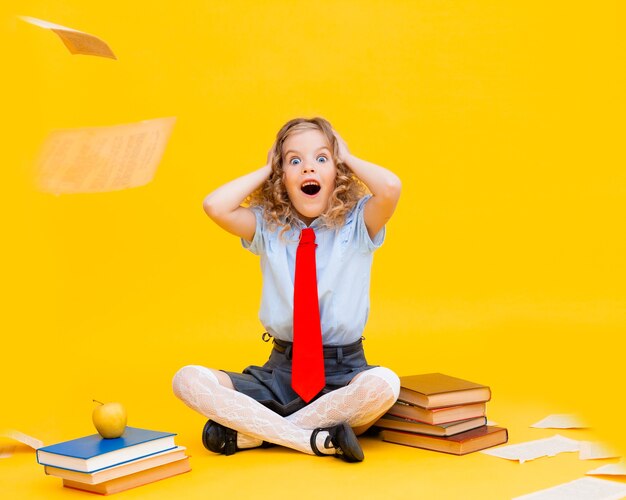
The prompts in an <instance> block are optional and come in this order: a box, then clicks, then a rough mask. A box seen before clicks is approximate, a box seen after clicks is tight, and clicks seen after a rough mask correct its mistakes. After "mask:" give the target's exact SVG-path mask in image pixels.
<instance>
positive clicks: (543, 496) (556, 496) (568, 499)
mask: <svg viewBox="0 0 626 500" xmlns="http://www.w3.org/2000/svg"><path fill="white" fill-rule="evenodd" d="M624 496H626V484H622V483H617V482H614V481H606V480H604V479H597V478H591V477H585V478H582V479H576V480H575V481H570V482H569V483H564V484H560V485H558V486H554V487H553V488H548V489H545V490H541V491H537V492H535V493H530V494H529V495H522V496H521V497H516V498H514V499H513V500H620V499H621V498H624Z"/></svg>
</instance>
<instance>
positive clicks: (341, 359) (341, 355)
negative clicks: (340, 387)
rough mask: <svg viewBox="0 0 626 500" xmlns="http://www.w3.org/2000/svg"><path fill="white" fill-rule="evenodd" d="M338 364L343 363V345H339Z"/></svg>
mask: <svg viewBox="0 0 626 500" xmlns="http://www.w3.org/2000/svg"><path fill="white" fill-rule="evenodd" d="M337 364H338V365H342V364H343V347H341V346H340V347H337Z"/></svg>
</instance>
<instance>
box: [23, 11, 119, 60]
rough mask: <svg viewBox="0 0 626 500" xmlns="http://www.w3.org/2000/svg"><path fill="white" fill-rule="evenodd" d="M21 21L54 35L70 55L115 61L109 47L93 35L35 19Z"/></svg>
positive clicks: (26, 18) (26, 17) (28, 18)
mask: <svg viewBox="0 0 626 500" xmlns="http://www.w3.org/2000/svg"><path fill="white" fill-rule="evenodd" d="M19 17H20V19H22V21H25V22H27V23H29V24H32V25H34V26H38V27H40V28H44V29H49V30H51V31H53V32H54V33H56V34H57V35H58V36H59V38H60V39H61V41H62V42H63V43H64V44H65V46H66V47H67V49H68V50H69V51H70V52H71V53H72V54H82V55H86V56H99V57H108V58H110V59H117V57H115V54H114V53H113V51H112V50H111V47H109V45H108V44H107V43H106V42H105V41H104V40H102V39H101V38H98V37H97V36H95V35H91V34H89V33H85V32H84V31H78V30H75V29H72V28H68V27H67V26H61V25H60V24H55V23H50V22H48V21H43V20H41V19H37V18H35V17H28V16H19Z"/></svg>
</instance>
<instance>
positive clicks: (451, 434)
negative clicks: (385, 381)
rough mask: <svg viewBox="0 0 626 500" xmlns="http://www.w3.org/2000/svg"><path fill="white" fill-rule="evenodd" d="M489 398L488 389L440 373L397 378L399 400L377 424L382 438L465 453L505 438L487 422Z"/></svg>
mask: <svg viewBox="0 0 626 500" xmlns="http://www.w3.org/2000/svg"><path fill="white" fill-rule="evenodd" d="M490 399H491V390H490V388H489V387H487V386H485V385H481V384H477V383H474V382H470V381H468V380H463V379H460V378H456V377H451V376H449V375H444V374H442V373H427V374H423V375H410V376H406V377H400V395H399V397H398V401H397V402H396V403H395V404H394V405H393V406H392V407H391V408H390V409H389V411H388V412H387V413H386V414H385V415H383V416H382V417H381V418H380V419H379V420H378V421H377V422H376V424H375V425H376V427H378V428H380V429H382V432H381V434H382V438H383V440H384V441H388V442H390V443H397V444H403V445H407V446H414V447H416V448H425V449H427V450H434V451H442V452H445V453H452V454H455V455H465V454H466V453H472V452H474V451H478V450H484V449H485V448H490V447H491V446H495V445H498V444H502V443H506V442H507V440H508V433H507V430H506V429H505V428H502V427H496V426H490V425H487V418H486V402H487V401H489V400H490Z"/></svg>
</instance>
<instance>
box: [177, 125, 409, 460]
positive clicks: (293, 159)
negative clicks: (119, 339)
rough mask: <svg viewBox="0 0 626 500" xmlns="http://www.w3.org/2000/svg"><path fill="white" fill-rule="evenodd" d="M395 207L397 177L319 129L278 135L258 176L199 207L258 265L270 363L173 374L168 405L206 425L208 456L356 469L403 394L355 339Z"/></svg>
mask: <svg viewBox="0 0 626 500" xmlns="http://www.w3.org/2000/svg"><path fill="white" fill-rule="evenodd" d="M361 183H363V184H365V186H366V187H367V188H368V189H369V191H370V192H371V195H366V196H363V194H364V193H363V188H362V184H361ZM399 197H400V180H399V179H398V177H397V176H396V175H395V174H393V173H392V172H390V171H389V170H386V169H384V168H382V167H379V166H377V165H374V164H372V163H369V162H366V161H364V160H361V159H359V158H357V157H355V156H354V155H352V154H350V152H349V151H348V149H347V147H346V144H345V142H344V141H343V140H342V139H341V137H340V136H339V135H338V134H337V133H336V132H335V131H334V130H333V129H332V127H331V125H330V123H328V122H327V121H326V120H324V119H323V118H313V119H302V118H298V119H295V120H291V121H290V122H288V123H287V124H285V125H284V126H283V128H282V129H281V130H280V131H279V132H278V134H277V137H276V142H275V143H274V145H273V146H272V149H271V150H270V152H269V154H268V161H267V164H266V165H265V166H264V167H262V168H260V169H259V170H256V171H255V172H252V173H250V174H248V175H244V176H243V177H240V178H238V179H235V180H234V181H231V182H229V183H227V184H225V185H224V186H222V187H220V188H218V189H216V190H215V191H214V192H212V193H211V194H209V195H208V196H207V197H206V199H205V201H204V209H205V211H206V213H207V215H208V216H209V217H210V218H211V219H213V221H214V222H215V223H217V224H218V225H219V226H220V227H222V228H223V229H225V230H226V231H228V232H230V233H232V234H234V235H236V236H239V237H240V238H241V239H242V243H243V246H244V247H245V248H248V249H249V250H250V251H251V252H252V253H254V254H256V255H259V256H260V258H261V271H262V273H263V294H262V300H261V309H260V312H259V318H260V320H261V322H262V323H263V326H264V327H265V329H266V330H267V332H266V333H265V334H264V340H267V339H269V338H270V337H273V339H274V340H273V349H272V352H271V355H270V358H269V360H268V361H267V362H266V363H265V364H264V365H263V366H249V367H248V368H246V369H245V370H244V372H243V373H234V372H225V371H218V370H212V369H209V368H205V367H202V366H195V365H190V366H185V367H183V368H182V369H180V370H179V371H178V372H177V373H176V375H175V377H174V380H173V388H174V392H175V394H176V395H177V396H178V397H179V398H180V399H182V400H183V401H184V402H185V404H187V405H188V406H190V407H191V408H193V409H194V410H196V411H198V412H200V413H202V414H203V415H205V416H206V417H208V418H209V419H210V420H209V421H208V422H207V423H206V425H205V427H204V430H203V436H202V438H203V443H204V446H205V447H206V448H207V449H209V450H210V451H213V452H216V453H224V454H226V455H230V454H232V453H235V452H236V451H239V450H243V449H248V448H254V447H259V446H267V445H270V443H273V444H279V445H282V446H287V447H289V448H293V449H295V450H299V451H302V452H304V453H308V454H316V455H320V456H325V455H334V456H337V457H340V458H343V459H344V460H346V461H349V462H360V461H362V460H363V451H362V449H361V447H360V445H359V442H358V440H357V438H356V435H358V434H361V433H362V432H364V431H365V430H367V429H368V428H369V427H370V426H371V425H372V424H373V423H374V422H375V421H376V420H377V419H378V418H379V417H380V416H381V415H382V414H383V413H385V412H386V411H387V410H388V409H389V407H391V405H392V404H393V403H394V402H395V401H396V399H397V397H398V392H399V389H400V382H399V379H398V377H397V375H395V374H394V373H393V372H392V371H391V370H389V369H387V368H383V367H374V366H371V365H368V364H367V361H366V359H365V355H364V353H363V346H362V337H361V335H362V333H363V329H364V327H365V322H366V321H367V315H368V312H369V281H370V268H371V263H372V254H373V252H374V250H376V249H377V248H378V247H380V245H381V244H382V243H383V239H384V236H385V228H384V225H385V223H386V222H387V221H388V220H389V218H390V217H391V215H392V214H393V212H394V210H395V207H396V204H397V202H398V198H399ZM246 200H249V206H248V207H246V206H243V205H242V204H243V203H244V202H245V201H246ZM307 252H308V253H307ZM307 259H308V260H307ZM311 259H313V260H311ZM307 262H308V264H307ZM307 266H308V267H307ZM306 269H308V271H307V270H306ZM294 281H295V285H294ZM315 286H317V290H316V291H315ZM307 287H308V288H307ZM311 290H312V291H311ZM311 297H313V298H312V299H311ZM307 300H308V302H307ZM294 340H295V345H294V344H293V342H294ZM299 346H300V347H299Z"/></svg>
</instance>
